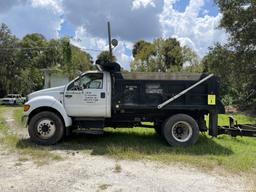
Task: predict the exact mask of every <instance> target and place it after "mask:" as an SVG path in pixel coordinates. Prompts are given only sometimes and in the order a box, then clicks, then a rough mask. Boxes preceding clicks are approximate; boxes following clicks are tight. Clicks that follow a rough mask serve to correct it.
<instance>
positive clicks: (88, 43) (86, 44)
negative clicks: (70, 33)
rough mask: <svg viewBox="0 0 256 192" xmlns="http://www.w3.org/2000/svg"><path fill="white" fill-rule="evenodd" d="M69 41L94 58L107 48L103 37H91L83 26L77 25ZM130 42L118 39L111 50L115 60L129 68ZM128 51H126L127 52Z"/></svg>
mask: <svg viewBox="0 0 256 192" xmlns="http://www.w3.org/2000/svg"><path fill="white" fill-rule="evenodd" d="M71 43H72V44H74V45H75V46H78V47H80V48H82V49H84V50H85V51H86V52H88V53H90V55H91V56H92V57H93V58H94V60H96V58H97V55H98V54H99V53H100V52H101V51H104V50H108V42H107V40H106V39H104V38H100V37H93V36H92V35H91V34H90V33H88V32H87V30H86V29H85V28H84V27H78V28H77V29H76V32H75V37H74V38H73V39H72V40H71ZM131 47H132V43H130V42H126V41H119V45H118V46H117V47H116V48H115V49H114V50H113V53H114V55H115V56H116V58H117V61H118V62H119V63H120V64H121V66H122V67H123V68H125V69H129V67H130V66H129V65H130V61H131V59H132V57H131V56H129V55H127V54H126V53H127V50H129V51H131ZM129 51H128V52H129Z"/></svg>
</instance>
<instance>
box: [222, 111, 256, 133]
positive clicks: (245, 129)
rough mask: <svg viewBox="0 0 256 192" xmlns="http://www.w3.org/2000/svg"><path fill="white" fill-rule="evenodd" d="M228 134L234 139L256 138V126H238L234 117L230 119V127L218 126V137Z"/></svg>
mask: <svg viewBox="0 0 256 192" xmlns="http://www.w3.org/2000/svg"><path fill="white" fill-rule="evenodd" d="M222 134H227V135H231V136H232V137H236V136H247V137H256V124H255V125H253V124H238V123H237V121H236V120H235V119H234V117H232V116H231V117H229V126H218V135H222Z"/></svg>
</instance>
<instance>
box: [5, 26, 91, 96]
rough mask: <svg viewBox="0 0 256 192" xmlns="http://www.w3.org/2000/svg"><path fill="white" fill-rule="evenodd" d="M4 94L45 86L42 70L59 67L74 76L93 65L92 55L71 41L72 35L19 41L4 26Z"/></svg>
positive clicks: (36, 37) (34, 35) (70, 76)
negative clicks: (69, 37)
mask: <svg viewBox="0 0 256 192" xmlns="http://www.w3.org/2000/svg"><path fill="white" fill-rule="evenodd" d="M0 64H1V65H0V76H1V79H0V96H3V95H5V94H7V93H22V94H24V95H26V94H28V93H30V92H32V91H35V90H38V89H42V87H43V73H42V71H41V69H57V70H58V71H60V72H62V73H64V74H66V75H67V76H68V77H69V78H70V79H72V78H74V77H75V76H76V75H77V73H78V71H85V70H88V69H91V68H92V65H91V64H92V57H91V56H90V55H89V54H88V53H86V52H83V51H81V50H80V49H79V48H78V47H75V46H73V45H71V44H70V40H69V39H68V38H60V39H50V40H47V39H46V38H45V37H44V36H43V35H41V34H38V33H32V34H28V35H26V36H24V37H23V39H21V40H19V39H17V38H16V37H15V36H14V35H12V33H11V31H10V30H9V28H8V27H7V25H5V24H2V25H1V26H0Z"/></svg>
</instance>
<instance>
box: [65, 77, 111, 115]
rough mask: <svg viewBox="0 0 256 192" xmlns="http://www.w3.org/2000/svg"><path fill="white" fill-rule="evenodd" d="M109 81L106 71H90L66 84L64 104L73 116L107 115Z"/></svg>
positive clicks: (68, 112)
mask: <svg viewBox="0 0 256 192" xmlns="http://www.w3.org/2000/svg"><path fill="white" fill-rule="evenodd" d="M106 92H107V82H106V77H105V75H104V73H102V72H90V73H86V74H84V75H82V76H81V77H80V78H77V79H75V80H74V81H72V82H71V83H70V84H68V85H67V86H66V90H65V92H64V106H65V109H66V112H67V114H68V115H69V116H71V117H107V115H108V113H107V104H108V102H107V101H108V100H107V94H106Z"/></svg>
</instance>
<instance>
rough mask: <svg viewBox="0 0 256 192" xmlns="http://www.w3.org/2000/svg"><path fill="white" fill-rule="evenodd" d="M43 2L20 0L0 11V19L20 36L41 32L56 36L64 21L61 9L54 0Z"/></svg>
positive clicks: (45, 34)
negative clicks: (4, 10)
mask: <svg viewBox="0 0 256 192" xmlns="http://www.w3.org/2000/svg"><path fill="white" fill-rule="evenodd" d="M42 2H43V1H42V0H41V1H39V0H31V1H29V0H27V1H21V0H18V1H16V2H15V3H13V4H12V5H11V7H9V9H8V10H6V12H1V13H0V21H1V22H4V23H6V24H7V25H8V26H9V28H10V29H11V31H12V32H13V33H14V34H15V35H16V36H17V37H19V38H22V37H23V36H24V35H26V34H28V33H41V34H42V35H44V36H45V37H46V38H56V37H58V35H59V33H58V31H59V30H60V27H61V23H62V22H63V20H62V19H61V17H60V12H59V11H60V10H59V8H57V7H56V6H57V4H54V1H53V0H47V1H45V2H44V3H42ZM56 2H57V1H56ZM55 8H56V9H55Z"/></svg>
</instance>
